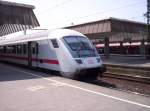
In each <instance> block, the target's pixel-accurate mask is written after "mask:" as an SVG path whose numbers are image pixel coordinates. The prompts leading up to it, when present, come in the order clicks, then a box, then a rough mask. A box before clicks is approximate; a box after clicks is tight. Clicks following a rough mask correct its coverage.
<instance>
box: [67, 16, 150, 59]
mask: <svg viewBox="0 0 150 111" xmlns="http://www.w3.org/2000/svg"><path fill="white" fill-rule="evenodd" d="M65 28H68V29H73V30H76V31H79V32H81V33H83V34H85V35H86V36H87V37H89V39H90V40H91V41H92V42H93V44H94V45H95V46H96V48H97V49H98V51H99V53H101V54H103V53H104V54H105V55H106V56H109V54H130V55H144V54H145V47H146V44H147V42H146V41H147V36H146V35H147V30H146V29H147V25H146V24H145V23H141V22H135V21H129V20H125V19H117V18H109V19H104V20H100V21H94V22H89V23H84V24H79V25H73V26H68V27H65Z"/></svg>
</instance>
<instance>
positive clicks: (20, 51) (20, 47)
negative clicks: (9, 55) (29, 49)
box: [17, 45, 22, 54]
mask: <svg viewBox="0 0 150 111" xmlns="http://www.w3.org/2000/svg"><path fill="white" fill-rule="evenodd" d="M17 53H18V54H21V53H22V46H21V45H17Z"/></svg>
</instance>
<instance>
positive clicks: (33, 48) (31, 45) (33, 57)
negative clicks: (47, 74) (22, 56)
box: [28, 41, 38, 67]
mask: <svg viewBox="0 0 150 111" xmlns="http://www.w3.org/2000/svg"><path fill="white" fill-rule="evenodd" d="M28 66H29V67H32V66H34V67H38V43H37V42H34V41H30V42H28Z"/></svg>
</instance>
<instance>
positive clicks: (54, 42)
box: [51, 39, 59, 48]
mask: <svg viewBox="0 0 150 111" xmlns="http://www.w3.org/2000/svg"><path fill="white" fill-rule="evenodd" d="M51 42H52V44H53V47H54V48H59V45H58V42H57V40H56V39H51Z"/></svg>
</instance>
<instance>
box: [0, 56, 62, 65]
mask: <svg viewBox="0 0 150 111" xmlns="http://www.w3.org/2000/svg"><path fill="white" fill-rule="evenodd" d="M0 57H4V58H10V59H18V60H28V57H19V56H10V55H0ZM31 60H32V61H36V62H40V61H42V63H47V64H57V65H58V64H59V62H58V60H51V59H36V58H31Z"/></svg>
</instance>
